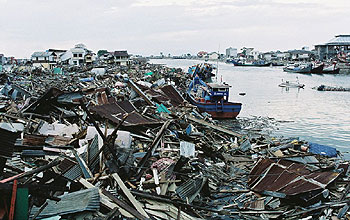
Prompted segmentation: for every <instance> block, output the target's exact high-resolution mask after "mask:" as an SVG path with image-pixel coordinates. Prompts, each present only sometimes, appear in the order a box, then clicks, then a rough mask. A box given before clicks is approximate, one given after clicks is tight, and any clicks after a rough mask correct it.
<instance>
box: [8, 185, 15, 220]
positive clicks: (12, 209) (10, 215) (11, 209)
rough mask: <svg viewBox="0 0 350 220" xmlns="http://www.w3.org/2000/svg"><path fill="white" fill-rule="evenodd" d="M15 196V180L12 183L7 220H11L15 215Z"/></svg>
mask: <svg viewBox="0 0 350 220" xmlns="http://www.w3.org/2000/svg"><path fill="white" fill-rule="evenodd" d="M16 194H17V180H15V181H13V187H12V196H11V204H10V213H9V220H13V216H14V215H15V206H16Z"/></svg>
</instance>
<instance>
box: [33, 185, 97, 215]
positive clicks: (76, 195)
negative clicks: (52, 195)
mask: <svg viewBox="0 0 350 220" xmlns="http://www.w3.org/2000/svg"><path fill="white" fill-rule="evenodd" d="M59 198H60V199H61V200H60V201H59V202H56V201H53V200H48V205H47V206H46V207H45V209H44V210H43V211H42V212H41V213H40V214H39V216H38V217H37V218H38V219H42V218H48V217H51V216H62V215H67V214H72V213H78V212H83V211H98V210H99V209H100V194H99V191H98V188H97V187H94V188H91V189H85V190H80V191H77V192H73V193H68V194H65V195H62V196H59ZM38 210H39V207H33V208H32V210H31V217H33V215H34V214H35V213H36V212H37V211H38Z"/></svg>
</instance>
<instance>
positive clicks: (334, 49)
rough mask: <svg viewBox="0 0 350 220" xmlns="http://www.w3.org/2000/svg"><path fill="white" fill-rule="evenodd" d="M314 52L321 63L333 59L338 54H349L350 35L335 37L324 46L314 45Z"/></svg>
mask: <svg viewBox="0 0 350 220" xmlns="http://www.w3.org/2000/svg"><path fill="white" fill-rule="evenodd" d="M315 50H316V54H317V56H318V58H319V59H320V60H321V61H324V60H329V59H331V58H334V57H336V56H337V54H339V53H345V54H347V53H349V52H350V35H337V36H335V38H333V39H331V40H330V41H328V42H326V43H324V44H317V45H315Z"/></svg>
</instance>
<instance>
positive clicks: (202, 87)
mask: <svg viewBox="0 0 350 220" xmlns="http://www.w3.org/2000/svg"><path fill="white" fill-rule="evenodd" d="M230 87H231V86H230V85H228V84H225V83H205V82H203V81H202V80H201V79H200V78H199V77H198V76H196V77H195V78H194V79H193V80H192V82H191V84H190V86H189V89H188V91H187V99H188V100H189V101H190V102H191V104H193V105H195V106H197V107H198V109H199V111H200V112H207V113H209V114H210V115H211V116H212V117H213V118H214V119H233V118H236V117H237V115H238V114H239V113H240V111H241V108H242V104H241V103H235V102H230V101H229V88H230Z"/></svg>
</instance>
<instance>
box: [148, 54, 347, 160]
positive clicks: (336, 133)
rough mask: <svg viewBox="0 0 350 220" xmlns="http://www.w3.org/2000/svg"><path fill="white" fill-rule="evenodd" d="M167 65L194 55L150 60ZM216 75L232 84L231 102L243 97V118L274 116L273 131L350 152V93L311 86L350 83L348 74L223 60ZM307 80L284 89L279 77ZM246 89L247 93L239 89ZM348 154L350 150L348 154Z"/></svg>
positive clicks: (183, 65) (181, 62)
mask: <svg viewBox="0 0 350 220" xmlns="http://www.w3.org/2000/svg"><path fill="white" fill-rule="evenodd" d="M151 62H152V63H162V64H166V65H167V66H169V67H176V68H179V67H180V68H183V69H184V70H185V71H186V72H187V69H188V67H189V66H192V65H194V64H197V63H200V62H201V61H196V60H151ZM218 75H219V76H218V79H220V78H221V76H222V78H223V81H225V82H227V83H228V84H230V85H231V86H232V88H231V90H230V96H231V97H230V101H238V102H241V103H242V104H243V105H242V110H241V113H240V114H239V117H252V116H263V117H271V118H274V119H276V120H278V121H288V123H279V125H278V130H276V132H275V133H274V134H275V135H282V136H285V137H300V138H301V139H302V140H306V141H310V142H316V143H319V144H325V145H329V146H333V147H336V148H338V149H339V150H340V151H342V152H347V151H350V92H320V91H316V90H313V89H311V88H312V87H315V86H319V85H321V84H325V85H329V86H343V87H350V75H315V74H312V75H308V74H295V73H286V72H283V70H282V68H281V67H235V66H233V65H232V64H225V63H219V71H218ZM296 77H298V78H299V81H300V83H302V84H305V88H304V89H297V88H290V89H289V90H286V89H285V88H281V87H279V86H278V85H279V84H280V83H281V80H282V79H284V80H290V81H295V80H296ZM241 92H244V93H246V95H245V96H240V95H238V93H241ZM346 158H347V159H350V155H349V154H346Z"/></svg>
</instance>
